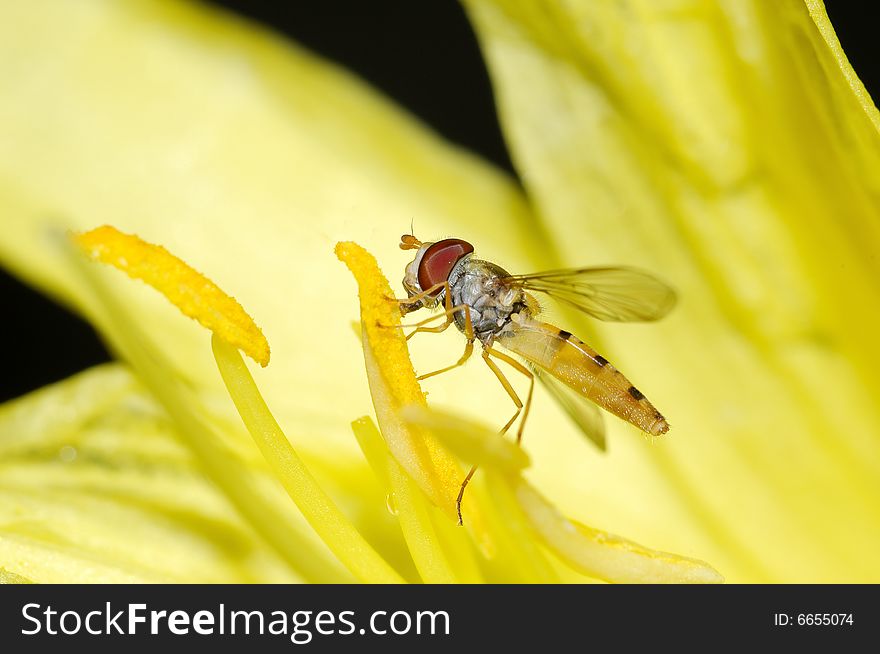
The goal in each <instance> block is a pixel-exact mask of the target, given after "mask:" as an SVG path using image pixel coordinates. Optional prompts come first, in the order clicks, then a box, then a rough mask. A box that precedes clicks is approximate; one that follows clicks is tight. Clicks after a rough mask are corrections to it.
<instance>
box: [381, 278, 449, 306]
mask: <svg viewBox="0 0 880 654" xmlns="http://www.w3.org/2000/svg"><path fill="white" fill-rule="evenodd" d="M440 290H445V291H446V297H449V282H448V281H445V282H439V283H437V284H434V285H433V286H431V287H430V288H427V289H425V290H424V291H422V292H421V293H416V294H415V295H412V296H410V297H404V298H399V297H389V298H388V300H389V301H391V302H397V304H402V305H404V306H405V305H407V304H416V303H417V302H419V301H421V300H424V299H425V298H426V297H434V295H436V294H437V291H440Z"/></svg>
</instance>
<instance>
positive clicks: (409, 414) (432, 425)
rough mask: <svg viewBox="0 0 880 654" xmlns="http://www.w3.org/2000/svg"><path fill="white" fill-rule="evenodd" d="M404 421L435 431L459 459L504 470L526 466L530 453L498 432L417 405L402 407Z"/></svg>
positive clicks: (516, 469)
mask: <svg viewBox="0 0 880 654" xmlns="http://www.w3.org/2000/svg"><path fill="white" fill-rule="evenodd" d="M400 415H401V417H402V418H403V421H404V422H405V423H406V424H408V425H410V426H411V427H420V428H422V429H425V430H427V431H429V432H430V433H432V434H434V435H435V436H436V437H437V438H438V439H439V440H440V442H442V443H443V444H444V445H446V447H448V448H449V450H450V451H451V452H452V453H453V454H455V455H456V456H457V457H458V458H459V459H462V460H463V461H467V462H468V463H472V464H475V465H480V466H489V467H491V468H496V469H498V470H501V471H504V472H520V471H521V470H522V469H523V468H526V467H528V465H529V455H528V454H526V452H525V450H523V449H522V448H521V447H518V446H517V445H516V444H515V443H513V442H511V441H509V440H507V439H505V438H499V437H498V432H497V431H492V430H491V429H487V428H486V427H485V426H483V425H480V424H478V423H475V422H473V421H472V420H468V419H467V418H463V417H461V416H457V415H453V414H451V413H448V412H444V411H431V410H429V409H426V408H425V407H420V406H418V405H409V406H405V407H403V409H401V412H400Z"/></svg>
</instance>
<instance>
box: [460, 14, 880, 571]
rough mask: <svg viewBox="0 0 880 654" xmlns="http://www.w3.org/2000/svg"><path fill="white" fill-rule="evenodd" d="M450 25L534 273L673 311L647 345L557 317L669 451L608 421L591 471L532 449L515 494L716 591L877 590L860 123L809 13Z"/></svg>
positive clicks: (870, 202) (574, 17)
mask: <svg viewBox="0 0 880 654" xmlns="http://www.w3.org/2000/svg"><path fill="white" fill-rule="evenodd" d="M466 6H467V8H468V11H469V13H470V16H471V18H472V20H473V23H474V25H475V27H476V30H477V32H478V34H479V38H480V39H481V42H482V46H483V50H484V53H485V55H486V57H487V59H488V62H489V67H490V72H491V75H492V79H493V84H494V87H495V91H496V97H497V100H498V103H499V113H500V116H501V119H502V121H503V124H504V128H505V133H506V136H507V139H508V143H509V145H510V147H511V150H512V156H513V159H514V161H515V163H516V166H517V168H518V170H519V172H520V174H521V177H522V179H523V181H524V183H525V185H526V187H527V191H528V192H529V195H530V197H531V198H532V199H533V201H534V203H535V207H536V209H537V211H538V213H539V215H540V221H541V225H542V232H543V233H546V234H548V235H549V237H550V238H551V240H552V245H551V247H549V248H547V250H546V251H545V255H546V259H547V260H546V261H545V262H544V263H545V264H546V265H548V266H561V265H574V264H579V265H584V264H594V263H595V264H608V263H614V264H635V265H638V266H640V267H642V268H647V269H648V270H654V271H656V272H657V273H658V274H662V276H663V277H664V278H666V279H669V280H670V281H671V282H672V283H673V284H674V285H675V286H676V287H677V290H678V291H679V296H680V298H681V303H680V306H679V308H677V309H676V311H675V312H673V314H672V315H671V316H670V317H669V318H668V319H667V320H665V321H663V322H661V323H658V324H652V325H649V326H644V327H640V326H633V327H628V326H620V325H613V326H604V325H603V326H595V327H594V326H589V325H586V324H585V323H584V322H583V321H579V319H578V318H576V317H570V321H571V324H572V325H574V326H575V327H577V329H578V331H580V332H582V333H583V334H584V335H585V336H589V337H591V338H595V339H596V340H597V341H599V345H600V346H601V349H602V351H603V353H606V354H607V355H608V356H609V358H612V360H613V361H614V362H615V364H616V365H618V366H619V367H620V368H621V369H622V370H624V371H626V372H627V374H628V376H629V377H630V378H631V379H633V380H634V381H636V383H637V384H638V386H639V388H642V389H644V390H645V392H646V393H648V394H650V396H651V398H652V400H653V401H654V402H655V403H656V404H657V406H658V407H659V408H660V409H661V410H662V411H663V412H664V414H666V415H668V416H669V419H670V422H671V423H672V424H673V425H674V427H673V429H672V431H671V432H670V434H669V437H668V438H666V439H664V441H663V442H660V443H657V444H656V445H654V446H650V445H649V444H647V443H644V442H641V441H640V440H639V439H638V438H636V439H634V438H633V435H632V433H624V432H627V431H628V430H627V429H626V428H625V427H624V426H622V425H621V424H619V423H617V422H609V430H610V434H609V436H610V444H611V446H610V455H609V456H607V457H604V458H602V459H599V458H597V457H591V458H588V459H584V460H579V459H577V458H574V457H571V456H570V455H569V453H568V452H567V451H564V450H557V451H556V452H552V451H547V452H541V451H540V450H538V449H537V447H536V448H535V449H533V452H532V454H533V460H534V464H533V468H532V469H533V471H534V476H533V479H534V480H535V481H536V483H539V484H540V486H541V487H542V488H546V489H547V493H548V495H549V496H551V497H553V498H559V502H560V503H561V504H562V505H563V506H562V508H563V510H564V511H565V512H566V513H570V514H572V515H575V516H580V515H584V511H585V507H589V520H590V521H596V522H601V523H603V524H607V525H613V529H614V530H615V531H620V532H621V533H638V534H639V539H641V540H646V541H650V542H652V543H661V544H662V546H663V547H664V549H669V550H672V551H684V552H689V553H693V555H695V556H698V557H699V558H705V559H706V560H709V561H711V562H712V563H713V564H715V565H717V566H718V568H719V569H720V570H722V571H723V572H724V573H725V576H726V577H727V578H728V579H730V580H732V581H753V582H754V581H776V582H780V581H799V582H805V581H813V582H829V581H837V582H845V581H850V582H853V581H871V580H873V581H878V580H880V557H878V556H876V552H877V551H878V544H880V486H878V484H877V483H876V480H877V478H878V474H880V440H878V439H877V427H876V426H877V424H878V421H880V413H878V411H880V409H878V407H880V402H878V401H877V400H878V394H880V393H878V391H880V379H878V370H880V367H878V363H880V341H878V339H877V338H876V334H877V333H878V331H880V313H878V312H877V311H876V306H877V304H878V301H880V287H878V285H877V283H876V280H877V278H878V273H880V268H878V267H880V260H878V259H877V257H876V252H877V250H878V247H880V222H878V221H877V218H876V217H877V215H878V213H880V212H878V209H880V206H878V204H880V201H878V197H880V195H878V193H877V189H878V188H880V165H878V163H880V148H878V146H880V138H878V133H877V128H878V125H880V120H878V114H877V110H876V109H875V107H874V105H873V103H871V101H870V99H869V98H868V96H867V94H866V93H865V90H864V88H863V87H862V85H861V84H860V83H859V81H858V79H857V77H856V76H855V74H854V73H853V71H852V69H851V68H850V66H849V64H848V63H847V61H846V58H845V56H844V55H843V53H842V51H841V49H840V46H839V44H838V43H837V39H836V37H835V35H834V31H833V29H832V28H831V26H830V24H829V23H828V19H827V17H826V16H825V13H824V9H823V7H822V5H821V3H820V2H815V1H810V2H807V3H804V2H801V1H798V0H785V1H780V2H761V1H760V0H751V1H746V2H733V3H730V2H728V3H717V2H709V1H707V0H681V1H678V2H673V3H644V2H643V3H636V2H623V3H621V2H611V1H597V2H573V3H564V4H563V3H542V4H540V5H538V4H533V3H521V2H516V1H514V0H509V1H503V2H489V1H486V0H468V1H467V2H466ZM570 329H572V328H570ZM578 477H580V478H585V479H588V480H589V481H588V482H586V483H582V484H573V483H571V480H573V479H576V478H578ZM671 525H675V527H674V528H671Z"/></svg>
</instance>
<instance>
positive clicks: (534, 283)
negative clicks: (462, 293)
mask: <svg viewBox="0 0 880 654" xmlns="http://www.w3.org/2000/svg"><path fill="white" fill-rule="evenodd" d="M504 281H505V282H506V283H508V284H510V285H512V286H518V287H520V288H522V289H524V290H527V291H536V292H538V293H544V294H546V295H549V296H550V297H552V298H555V299H557V300H559V301H560V302H564V303H566V304H569V305H571V306H573V307H575V308H576V309H579V310H580V311H583V312H584V313H586V314H587V315H590V316H592V317H593V318H598V319H599V320H608V321H612V322H649V321H652V320H659V319H660V318H662V317H663V316H665V315H666V314H667V313H669V310H670V309H672V307H673V306H675V291H673V290H672V289H671V288H670V287H669V286H667V285H666V284H664V283H663V282H661V281H660V280H659V279H657V278H655V277H653V276H652V275H650V274H648V273H646V272H643V271H641V270H637V269H635V268H623V267H617V268H572V269H570V270H550V271H548V272H541V273H535V274H532V275H511V276H509V277H505V278H504Z"/></svg>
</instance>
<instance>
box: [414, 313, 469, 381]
mask: <svg viewBox="0 0 880 654" xmlns="http://www.w3.org/2000/svg"><path fill="white" fill-rule="evenodd" d="M461 306H464V305H461ZM456 309H459V307H453V310H456ZM464 320H465V323H464V333H465V336H467V339H468V341H467V345H465V346H464V354H462V355H461V358H460V359H459V360H458V362H456V363H454V364H452V365H451V366H446V367H445V368H441V369H440V370H435V371H434V372H429V373H428V374H427V375H419V376H418V377H416V379H417V380H418V381H422V380H423V379H427V378H428V377H433V376H435V375H440V374H442V373H444V372H449V371H450V370H454V369H455V368H458V367H460V366H463V365H464V364H465V362H466V361H467V360H468V359H470V357H471V354H473V352H474V325H473V323H472V322H471V312H470V311H465V314H464ZM447 326H448V325H447ZM444 329H446V326H444ZM414 333H415V332H413V334H414Z"/></svg>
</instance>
